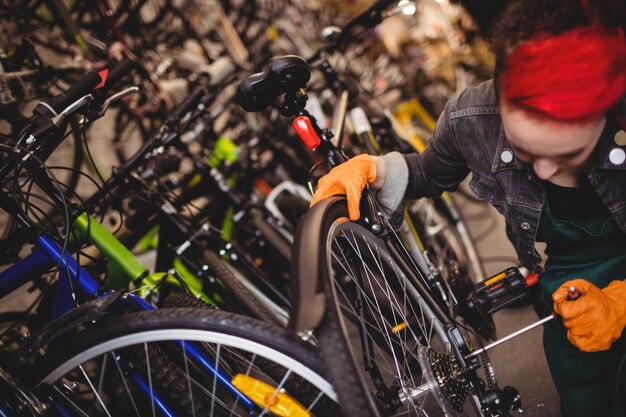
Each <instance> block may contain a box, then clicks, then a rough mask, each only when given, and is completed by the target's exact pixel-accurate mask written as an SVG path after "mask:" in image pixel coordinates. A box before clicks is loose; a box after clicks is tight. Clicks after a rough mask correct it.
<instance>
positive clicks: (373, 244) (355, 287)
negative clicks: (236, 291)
mask: <svg viewBox="0 0 626 417" xmlns="http://www.w3.org/2000/svg"><path fill="white" fill-rule="evenodd" d="M327 236H328V239H329V242H328V244H327V245H326V247H327V248H329V249H328V251H327V254H326V256H327V258H326V259H327V262H328V268H329V271H333V272H332V274H331V277H330V278H331V281H332V283H333V291H334V294H335V299H336V300H337V306H338V308H337V311H338V312H340V314H339V315H340V320H341V323H342V326H343V328H344V331H345V333H346V334H347V339H348V340H349V342H350V349H351V350H352V357H353V358H355V360H356V361H357V362H359V361H365V360H366V359H364V350H366V348H364V343H363V339H362V338H361V336H360V334H362V333H363V334H367V339H369V340H370V341H371V348H373V349H372V352H373V356H374V359H375V360H374V363H375V365H373V366H375V367H376V368H377V371H365V368H366V366H363V362H360V364H359V363H357V368H358V369H361V372H362V374H363V375H362V377H363V378H364V379H365V381H366V383H367V385H368V386H369V388H370V392H376V393H377V395H376V396H377V397H378V398H379V400H380V399H381V396H382V398H383V399H382V402H386V404H383V407H381V408H384V409H385V412H386V413H387V414H388V415H418V416H423V415H428V416H445V415H452V412H451V410H450V409H442V407H441V406H440V404H439V402H438V401H437V398H436V396H434V395H433V390H432V389H423V388H424V387H425V386H428V384H429V380H428V379H427V378H426V375H424V374H423V373H422V371H421V366H420V359H419V355H418V352H419V349H420V348H423V347H427V348H430V349H433V350H435V351H439V352H449V351H450V344H449V342H448V340H447V338H446V337H447V336H446V332H445V330H444V328H443V325H442V324H441V322H439V320H437V319H436V316H435V314H433V312H432V311H431V310H430V309H429V308H428V306H427V305H426V304H425V302H424V301H423V300H422V299H421V297H419V294H418V292H417V290H416V289H415V287H414V286H413V285H411V284H410V282H409V281H408V279H407V278H406V277H405V275H404V274H403V273H402V271H401V269H400V267H399V266H398V265H397V264H396V263H395V262H394V261H393V258H392V257H391V255H390V254H389V253H388V251H387V249H386V248H385V244H384V242H383V241H382V240H380V239H379V238H377V237H376V236H375V235H373V234H372V233H371V232H369V231H368V230H367V229H365V228H363V227H361V226H360V225H358V224H355V223H351V222H349V221H348V219H347V218H339V219H337V220H336V221H335V222H334V223H333V224H332V225H331V227H330V229H329V233H328V235H327ZM330 248H332V249H330ZM359 306H363V308H360V307H359ZM361 332H362V333H361ZM376 372H378V373H380V377H381V379H382V380H383V381H384V384H383V385H381V384H380V383H379V384H378V385H377V384H376V383H374V382H373V380H375V379H376V377H375V376H373V375H375V373H376ZM368 374H369V375H368ZM383 386H384V387H383ZM381 388H382V389H381ZM420 388H422V390H421V391H420V394H419V395H414V396H411V395H410V394H411V393H415V392H416V391H418V390H419V389H420ZM385 389H387V390H388V392H387V393H386V394H385V393H384V390H385ZM381 391H382V392H381ZM385 397H387V398H385ZM400 399H402V401H401V405H399V404H397V401H399V400H400ZM393 401H396V404H395V405H394V406H391V405H390V404H389V403H391V402H393ZM469 407H470V408H471V405H470V406H469Z"/></svg>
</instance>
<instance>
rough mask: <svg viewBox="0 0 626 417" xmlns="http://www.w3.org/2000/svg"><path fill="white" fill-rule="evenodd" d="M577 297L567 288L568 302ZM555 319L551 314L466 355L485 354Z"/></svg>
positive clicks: (571, 288) (572, 289)
mask: <svg viewBox="0 0 626 417" xmlns="http://www.w3.org/2000/svg"><path fill="white" fill-rule="evenodd" d="M578 297H580V292H578V290H577V289H576V288H574V287H570V288H569V294H568V295H567V299H568V300H570V301H573V300H576V299H578ZM556 317H557V315H556V313H552V315H550V316H548V317H545V318H543V319H541V320H539V321H537V322H535V323H533V324H531V325H529V326H526V327H524V328H522V329H519V330H518V331H516V332H513V333H511V334H510V335H508V336H505V337H503V338H502V339H499V340H496V341H495V342H493V343H490V344H488V345H487V346H484V347H482V348H480V349H478V350H476V351H474V352H472V353H470V354H469V355H468V357H472V356H476V355H479V354H481V353H483V352H485V351H486V350H489V349H491V348H492V347H496V346H498V345H501V344H502V343H504V342H508V341H509V340H511V339H513V338H514V337H517V336H519V335H520V334H524V333H526V332H527V331H529V330H532V329H534V328H535V327H539V326H541V325H542V324H544V323H547V322H549V321H550V320H553V319H554V318H556Z"/></svg>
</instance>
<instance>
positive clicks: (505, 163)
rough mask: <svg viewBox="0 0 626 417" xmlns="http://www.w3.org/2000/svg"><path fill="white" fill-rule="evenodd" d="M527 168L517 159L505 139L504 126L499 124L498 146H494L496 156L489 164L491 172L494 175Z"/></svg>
mask: <svg viewBox="0 0 626 417" xmlns="http://www.w3.org/2000/svg"><path fill="white" fill-rule="evenodd" d="M526 166H527V164H524V163H523V162H522V161H520V160H519V159H517V156H515V152H513V148H512V147H511V144H510V143H509V141H508V139H507V138H506V134H505V133H504V126H503V125H502V123H500V132H499V133H498V146H496V154H495V155H494V157H493V162H492V163H491V172H492V173H494V174H495V173H496V172H500V171H504V170H507V169H523V168H525V167H526Z"/></svg>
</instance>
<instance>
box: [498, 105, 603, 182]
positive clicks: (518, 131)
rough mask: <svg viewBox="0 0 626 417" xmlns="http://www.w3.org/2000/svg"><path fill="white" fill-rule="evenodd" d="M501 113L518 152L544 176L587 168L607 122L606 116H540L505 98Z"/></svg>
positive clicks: (572, 172) (553, 175)
mask: <svg viewBox="0 0 626 417" xmlns="http://www.w3.org/2000/svg"><path fill="white" fill-rule="evenodd" d="M500 115H501V117H502V124H503V125H504V131H505V133H506V137H507V138H508V139H509V142H510V143H511V145H512V146H513V151H514V152H515V155H516V156H517V158H518V159H519V160H521V161H523V162H526V163H528V164H530V165H532V167H533V169H534V171H535V174H537V176H538V177H539V178H541V179H543V180H549V179H550V178H554V177H556V176H560V175H568V174H577V173H579V172H581V171H582V170H584V169H586V168H588V164H589V161H590V157H591V154H592V152H593V150H594V148H595V147H596V144H597V143H598V140H599V139H600V135H601V134H602V130H603V129H604V125H605V123H606V117H605V116H601V117H598V118H597V119H594V120H592V121H589V122H582V123H581V122H577V123H573V122H561V121H554V120H548V119H541V118H538V117H537V116H534V115H532V114H530V113H528V112H526V111H524V110H521V109H520V108H517V107H515V106H513V105H510V104H507V103H504V102H502V103H501V105H500Z"/></svg>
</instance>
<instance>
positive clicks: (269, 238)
mask: <svg viewBox="0 0 626 417" xmlns="http://www.w3.org/2000/svg"><path fill="white" fill-rule="evenodd" d="M250 214H251V216H252V223H253V224H254V227H255V228H256V229H257V230H258V231H259V232H260V233H261V235H262V236H263V239H265V241H266V242H267V244H268V245H269V246H270V247H271V248H272V249H273V250H274V252H275V253H276V254H277V255H278V256H280V257H281V258H282V260H284V261H285V262H289V260H290V259H291V244H290V243H289V242H288V241H287V240H286V239H285V237H284V236H282V235H281V234H280V232H278V231H277V230H276V229H275V228H274V226H272V225H271V224H270V223H268V221H267V220H265V219H264V218H263V214H262V213H261V212H259V211H258V210H252V212H251V213H250Z"/></svg>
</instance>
